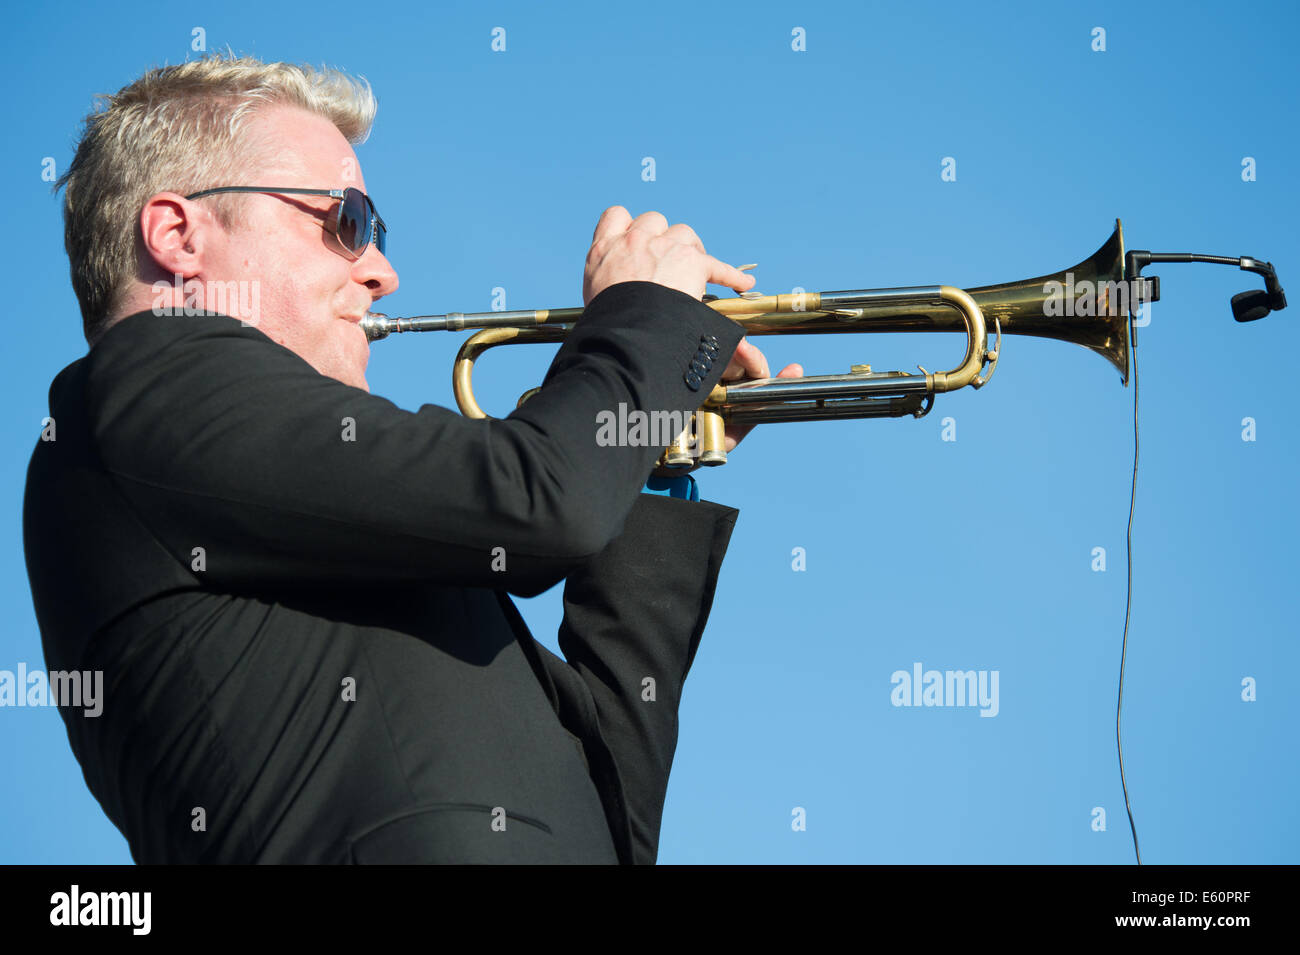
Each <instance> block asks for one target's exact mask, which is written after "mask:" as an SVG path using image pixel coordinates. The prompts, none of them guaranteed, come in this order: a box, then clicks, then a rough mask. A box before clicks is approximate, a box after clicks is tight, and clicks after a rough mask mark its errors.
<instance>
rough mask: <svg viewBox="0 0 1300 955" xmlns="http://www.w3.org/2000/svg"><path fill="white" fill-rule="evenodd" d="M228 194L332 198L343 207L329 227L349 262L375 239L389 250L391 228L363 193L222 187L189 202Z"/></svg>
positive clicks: (196, 194) (193, 196)
mask: <svg viewBox="0 0 1300 955" xmlns="http://www.w3.org/2000/svg"><path fill="white" fill-rule="evenodd" d="M227 192H265V193H271V194H276V193H279V194H287V195H294V196H329V197H330V198H332V199H338V200H340V201H339V204H338V207H337V211H336V213H335V217H334V223H333V227H332V228H331V227H329V226H327V227H326V228H327V230H328V231H330V232H332V233H333V234H334V235H335V237H336V238H337V239H338V241H339V245H340V246H342V247H343V251H344V253H346V254H347V255H348V257H349V258H353V259H359V258H361V256H362V255H364V254H365V251H366V246H368V245H369V244H370V241H371V239H372V238H373V239H374V242H375V247H376V248H378V249H379V251H380V253H381V254H382V253H384V252H385V250H386V249H387V246H388V227H387V226H385V225H384V220H383V219H381V218H379V211H378V210H377V209H375V204H374V202H372V201H371V199H370V197H369V196H368V195H366V194H365V193H364V192H362V191H361V190H360V189H353V188H351V187H348V188H347V189H295V188H284V189H281V188H278V187H275V186H222V187H221V188H219V189H204V190H203V191H202V192H192V193H190V194H189V195H188V196H186V197H185V198H186V199H201V198H202V197H203V196H215V195H218V194H219V193H227Z"/></svg>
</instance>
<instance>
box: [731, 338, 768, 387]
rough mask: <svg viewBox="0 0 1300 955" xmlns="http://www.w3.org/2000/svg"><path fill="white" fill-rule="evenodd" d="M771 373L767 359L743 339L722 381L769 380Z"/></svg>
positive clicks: (733, 354)
mask: <svg viewBox="0 0 1300 955" xmlns="http://www.w3.org/2000/svg"><path fill="white" fill-rule="evenodd" d="M768 377H771V372H770V371H769V370H768V367H767V358H766V357H764V355H763V353H762V352H761V351H759V350H758V348H756V347H755V346H754V345H752V344H751V343H750V342H749V339H747V338H742V339H741V340H740V344H739V345H737V346H736V350H735V352H733V353H732V356H731V361H730V363H728V365H727V370H726V371H724V372H723V373H722V380H723V381H726V380H727V379H729V378H768Z"/></svg>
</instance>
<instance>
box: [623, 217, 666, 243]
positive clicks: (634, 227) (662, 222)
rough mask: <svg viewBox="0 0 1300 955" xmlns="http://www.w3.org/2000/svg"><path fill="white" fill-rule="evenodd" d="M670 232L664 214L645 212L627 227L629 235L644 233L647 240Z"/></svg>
mask: <svg viewBox="0 0 1300 955" xmlns="http://www.w3.org/2000/svg"><path fill="white" fill-rule="evenodd" d="M667 231H668V220H667V219H665V218H664V215H663V213H662V212H643V213H641V214H640V215H639V216H637V217H636V218H635V219H633V220H632V224H631V225H630V226H628V227H627V232H628V233H629V234H631V233H633V232H644V233H645V234H646V237H647V238H651V239H653V238H654V237H655V236H657V235H663V234H664V233H665V232H667Z"/></svg>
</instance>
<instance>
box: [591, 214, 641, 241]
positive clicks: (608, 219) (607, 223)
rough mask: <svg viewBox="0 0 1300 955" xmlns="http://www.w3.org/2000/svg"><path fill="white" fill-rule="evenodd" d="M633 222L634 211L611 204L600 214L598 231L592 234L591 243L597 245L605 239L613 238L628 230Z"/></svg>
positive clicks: (597, 224)
mask: <svg viewBox="0 0 1300 955" xmlns="http://www.w3.org/2000/svg"><path fill="white" fill-rule="evenodd" d="M631 223H632V213H630V212H628V211H627V210H626V209H624V208H623V207H622V206H610V207H609V208H608V209H606V210H605V211H604V212H602V213H601V214H600V219H599V221H598V222H597V223H596V231H595V232H593V233H592V234H591V244H592V245H595V244H596V243H597V242H600V241H602V240H605V239H612V238H616V237H618V236H620V235H622V234H623V233H624V232H626V231H627V227H628V226H629V225H631Z"/></svg>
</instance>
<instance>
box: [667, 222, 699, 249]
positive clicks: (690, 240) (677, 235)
mask: <svg viewBox="0 0 1300 955" xmlns="http://www.w3.org/2000/svg"><path fill="white" fill-rule="evenodd" d="M664 238H669V239H673V240H675V241H677V242H681V243H682V244H684V245H689V246H693V247H695V248H697V249H699V250H700V251H701V252H703V253H704V254H705V255H707V254H708V253H707V252H706V251H705V249H704V243H703V242H701V241H700V237H699V236H698V235H696V234H695V230H694V229H692V228H691V227H690V226H688V225H687V224H686V223H685V222H679V223H677V225H675V226H672V227H670V228H669V229H668V231H667V232H665V233H664Z"/></svg>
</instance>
